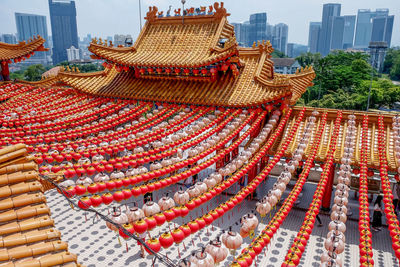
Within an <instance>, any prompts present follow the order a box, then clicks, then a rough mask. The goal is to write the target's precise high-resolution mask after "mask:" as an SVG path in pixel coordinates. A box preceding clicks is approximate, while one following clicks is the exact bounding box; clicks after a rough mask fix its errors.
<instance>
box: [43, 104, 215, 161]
mask: <svg viewBox="0 0 400 267" xmlns="http://www.w3.org/2000/svg"><path fill="white" fill-rule="evenodd" d="M146 110H147V109H144V110H142V111H141V112H140V114H137V115H138V116H139V115H141V114H142V113H144V112H145V111H146ZM167 111H168V113H166V112H167ZM176 112H177V109H176V108H174V109H172V110H171V109H168V108H165V109H163V110H162V111H161V112H159V113H157V114H156V115H155V116H152V117H148V118H147V119H145V120H142V121H140V122H139V123H137V124H135V125H133V126H130V127H125V128H123V129H118V130H117V131H113V132H112V133H107V134H105V135H103V136H101V137H94V138H91V139H90V141H89V140H87V141H83V142H82V141H77V142H69V144H68V145H71V146H72V148H73V149H77V148H78V146H79V144H81V145H84V146H85V147H87V146H89V145H90V144H96V145H97V144H99V143H101V142H104V141H112V140H114V139H116V138H119V137H125V138H126V137H128V135H130V134H137V133H138V132H141V131H143V130H145V129H146V128H151V127H153V126H155V125H156V124H159V123H160V122H162V121H163V120H165V119H167V118H168V117H170V116H172V115H173V114H174V113H176ZM196 112H197V110H194V111H192V112H191V113H189V114H187V115H185V116H184V117H183V118H181V119H180V120H178V121H174V122H173V123H170V124H169V125H168V126H167V127H165V128H166V129H170V128H173V127H176V126H177V125H179V124H180V123H181V122H182V121H184V120H186V118H189V117H191V116H192V115H193V114H195V113H196ZM207 112H208V110H203V112H201V113H199V114H197V115H196V116H195V117H194V118H192V119H190V120H188V122H185V123H184V124H183V126H181V125H180V126H179V127H180V128H179V129H181V128H183V127H185V126H186V125H187V124H189V123H191V122H193V121H195V120H197V119H198V118H200V117H201V116H202V115H204V114H205V113H207ZM179 129H178V130H179ZM169 132H171V131H169ZM169 132H168V131H167V132H165V131H164V132H163V130H162V129H159V130H158V131H153V132H152V133H150V134H146V135H144V136H141V137H138V138H136V139H133V140H127V141H125V142H122V143H121V142H119V143H118V148H116V149H114V147H115V146H113V145H107V146H102V147H100V148H96V149H90V148H87V149H86V150H83V151H80V154H81V156H83V157H87V158H90V156H91V155H97V154H102V155H104V154H106V153H107V154H110V155H112V154H113V153H116V152H118V151H120V150H123V149H125V148H126V149H128V150H132V149H133V148H134V147H135V146H136V145H139V146H142V145H145V144H147V143H148V142H151V141H154V140H157V139H159V138H162V137H164V136H166V135H167V134H169ZM153 135H157V137H154V136H153ZM151 136H153V138H152V139H149V137H151ZM50 147H52V146H51V145H50ZM48 149H49V146H41V147H40V150H41V151H43V152H45V151H47V150H48ZM60 149H63V148H61V147H60ZM60 149H57V150H58V151H60V152H61V151H62V150H60ZM110 149H112V150H110ZM100 150H101V151H100ZM102 152H103V153H102ZM74 158H75V157H74ZM79 158H80V157H79V156H78V158H77V159H79ZM77 159H76V160H77Z"/></svg>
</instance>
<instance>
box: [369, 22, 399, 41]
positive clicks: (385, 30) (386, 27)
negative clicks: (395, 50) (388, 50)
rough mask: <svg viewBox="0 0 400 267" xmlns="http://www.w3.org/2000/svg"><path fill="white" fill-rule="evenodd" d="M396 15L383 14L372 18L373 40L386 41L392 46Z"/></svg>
mask: <svg viewBox="0 0 400 267" xmlns="http://www.w3.org/2000/svg"><path fill="white" fill-rule="evenodd" d="M393 21H394V16H382V17H375V18H373V19H372V33H371V42H386V44H387V46H388V47H390V42H391V41H392V31H393Z"/></svg>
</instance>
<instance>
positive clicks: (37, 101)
mask: <svg viewBox="0 0 400 267" xmlns="http://www.w3.org/2000/svg"><path fill="white" fill-rule="evenodd" d="M71 90H72V89H71ZM66 91H70V90H69V89H67V90H66ZM16 92H17V93H16V94H14V97H13V98H12V99H9V100H8V101H7V102H6V103H5V104H4V105H3V106H2V107H1V109H2V110H1V111H3V110H4V109H10V110H20V109H21V107H22V106H25V107H32V108H39V107H42V106H43V107H44V108H46V107H48V106H51V105H52V107H56V105H53V103H54V102H59V101H63V99H58V98H59V97H67V96H68V93H67V92H63V91H61V90H55V89H47V88H46V89H45V88H34V87H31V86H27V87H22V88H21V89H19V90H17V91H16ZM28 92H29V97H26V95H27V94H28ZM9 97H10V96H9ZM69 98H71V96H69ZM30 111H31V110H30V109H29V108H27V109H24V110H20V111H19V112H21V114H27V113H28V112H30Z"/></svg>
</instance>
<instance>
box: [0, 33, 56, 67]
mask: <svg viewBox="0 0 400 267" xmlns="http://www.w3.org/2000/svg"><path fill="white" fill-rule="evenodd" d="M45 41H46V40H44V39H43V38H42V37H41V36H39V35H38V36H37V37H33V40H30V41H28V42H25V41H23V42H19V43H18V44H7V43H2V42H0V61H4V60H11V59H18V58H21V57H27V58H29V57H30V56H31V55H33V53H34V52H35V51H47V50H49V49H48V48H45V47H44V46H43V44H44V42H45Z"/></svg>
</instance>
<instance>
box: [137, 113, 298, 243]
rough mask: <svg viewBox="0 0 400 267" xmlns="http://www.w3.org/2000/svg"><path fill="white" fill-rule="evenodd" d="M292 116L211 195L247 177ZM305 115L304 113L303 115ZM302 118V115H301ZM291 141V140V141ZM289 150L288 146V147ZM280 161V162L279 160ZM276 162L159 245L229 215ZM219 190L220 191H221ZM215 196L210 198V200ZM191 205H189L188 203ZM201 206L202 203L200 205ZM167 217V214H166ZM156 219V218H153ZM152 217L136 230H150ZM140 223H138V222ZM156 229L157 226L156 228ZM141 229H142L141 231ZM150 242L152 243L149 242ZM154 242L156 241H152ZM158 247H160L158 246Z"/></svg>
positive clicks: (172, 233)
mask: <svg viewBox="0 0 400 267" xmlns="http://www.w3.org/2000/svg"><path fill="white" fill-rule="evenodd" d="M290 114H291V110H290V111H289V112H288V114H287V116H285V118H284V119H282V120H281V123H280V124H279V126H278V128H277V130H276V131H275V132H274V134H273V136H272V137H271V139H269V141H268V142H267V144H265V145H264V146H263V148H262V149H260V151H259V153H257V155H255V156H254V157H253V159H252V160H251V161H250V162H249V163H248V164H247V165H246V166H245V167H244V168H242V169H241V170H240V171H239V172H237V173H236V174H235V175H233V176H232V177H231V178H229V179H228V180H226V181H224V182H223V183H222V184H221V185H220V186H222V188H221V187H220V186H218V187H215V188H213V189H211V190H210V192H208V193H210V194H211V195H213V194H214V196H215V195H217V194H219V193H220V192H219V193H218V192H214V191H217V188H219V189H221V190H225V189H226V188H228V187H229V186H230V185H231V184H233V183H235V182H236V181H238V180H239V179H240V177H242V176H243V175H245V174H246V173H247V172H248V171H249V170H250V169H251V168H253V166H254V165H255V164H257V162H258V161H259V160H260V159H261V158H262V157H263V156H265V154H266V153H267V151H268V150H269V149H270V147H271V146H272V144H273V141H274V140H275V139H276V138H277V137H278V136H279V135H280V134H281V133H282V131H283V129H284V125H285V123H286V121H287V120H288V118H289V116H290ZM303 114H304V113H303ZM301 117H302V115H301ZM298 125H299V124H297V126H296V125H295V126H294V127H293V128H294V129H293V131H292V132H291V134H290V136H291V137H292V138H293V136H294V133H295V131H296V130H297V127H298ZM289 139H290V140H289ZM289 139H288V141H287V144H288V143H289V142H290V141H291V138H289ZM242 141H243V140H238V141H237V142H242ZM286 148H287V146H286ZM278 161H279V160H278ZM278 161H275V163H274V164H271V165H270V166H269V168H267V170H264V171H263V174H264V175H263V176H262V177H260V175H259V176H258V177H256V178H255V180H253V181H252V182H251V184H249V185H247V186H246V187H245V188H243V190H241V191H240V192H239V193H238V194H236V196H235V197H232V198H231V199H230V200H228V201H226V202H225V203H222V204H220V205H219V206H218V207H217V208H215V209H213V210H211V211H210V212H208V213H206V214H205V215H203V216H201V217H199V218H196V219H194V220H192V221H190V222H189V223H188V224H184V225H181V226H179V227H178V228H176V229H174V230H173V231H172V232H171V233H169V232H166V233H163V234H162V235H161V236H160V237H159V243H160V245H161V246H162V247H163V248H165V249H166V248H168V247H170V246H171V245H172V244H173V243H180V242H182V241H183V239H184V238H186V237H187V236H189V235H191V234H194V233H196V232H197V231H198V230H201V229H202V228H204V227H206V226H208V225H210V224H211V223H212V222H213V221H215V220H217V219H218V218H220V217H222V216H223V215H224V214H225V213H227V212H228V211H229V210H231V209H233V208H234V207H235V206H236V205H237V204H239V203H241V202H242V201H243V200H244V198H245V197H246V196H247V195H248V194H250V193H252V192H253V191H254V190H255V188H256V187H257V185H256V184H259V183H260V182H261V181H262V180H263V179H265V177H266V176H267V175H268V173H269V172H270V171H271V170H272V168H273V166H274V165H275V164H276V163H277V162H278ZM219 189H218V191H219ZM221 192H222V191H221ZM212 197H213V196H211V197H210V199H211V198H212ZM188 204H189V203H188ZM194 205H195V206H193V207H192V205H189V207H190V208H189V207H188V206H187V205H186V207H187V208H188V209H189V210H191V209H194V208H196V206H198V205H196V204H194ZM199 205H201V203H200V204H199ZM160 214H162V213H159V214H156V215H157V217H158V219H155V220H156V221H157V220H160V219H159V217H161V218H162V219H161V220H160V221H161V222H163V221H164V219H163V216H162V215H160ZM164 216H165V214H164ZM153 217H154V216H153ZM165 217H166V216H165ZM148 218H150V217H146V218H145V219H142V220H140V223H139V224H140V226H139V227H134V230H135V231H136V230H139V231H142V232H144V231H146V230H149V228H148V224H147V225H146V223H147V222H146V219H148ZM136 222H138V221H136ZM164 222H165V221H164ZM135 224H137V223H135ZM156 224H157V225H159V224H158V223H156ZM162 224H163V223H161V224H160V225H162ZM152 225H154V223H152ZM151 227H152V226H151ZM154 227H155V226H154ZM139 228H140V229H139ZM148 242H150V241H148ZM151 242H154V241H151ZM157 247H158V246H157Z"/></svg>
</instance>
